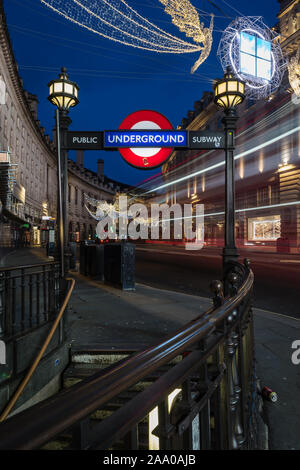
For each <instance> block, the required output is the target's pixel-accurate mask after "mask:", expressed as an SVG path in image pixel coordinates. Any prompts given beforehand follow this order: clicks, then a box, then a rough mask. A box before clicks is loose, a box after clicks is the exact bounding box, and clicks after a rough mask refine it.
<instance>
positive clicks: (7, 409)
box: [0, 278, 75, 422]
mask: <svg viewBox="0 0 300 470" xmlns="http://www.w3.org/2000/svg"><path fill="white" fill-rule="evenodd" d="M66 281H71V286H70V288H69V290H68V293H67V295H66V297H65V300H64V302H63V304H62V306H61V308H60V311H59V313H58V315H57V317H56V320H55V322H54V323H53V325H52V328H51V330H50V332H49V334H48V336H47V338H46V339H45V341H44V344H43V346H42V348H41V350H40V351H39V353H38V355H37V357H36V358H35V360H34V362H33V364H32V366H31V367H30V369H29V371H28V372H27V374H26V375H25V377H24V379H23V380H22V381H21V383H20V384H19V386H18V388H17V390H16V391H15V393H14V395H13V396H12V398H11V399H10V401H9V402H8V404H7V405H6V407H5V409H4V411H3V412H2V413H1V415H0V422H2V421H4V420H5V419H6V417H7V416H8V414H9V413H10V411H11V410H12V408H13V407H14V405H15V403H16V401H17V400H18V398H19V397H20V395H21V394H22V393H23V390H24V388H25V387H26V385H27V384H28V382H29V380H30V379H31V377H32V375H33V373H34V371H35V370H36V368H37V366H38V365H39V363H40V360H41V359H42V357H43V355H44V352H45V351H46V349H47V346H48V344H49V343H50V341H51V339H52V337H53V335H54V333H55V331H56V328H57V326H58V324H59V322H60V320H61V318H62V316H63V314H64V312H65V309H66V307H67V305H68V302H69V300H70V297H71V294H72V292H73V289H74V285H75V280H74V279H72V278H67V279H66Z"/></svg>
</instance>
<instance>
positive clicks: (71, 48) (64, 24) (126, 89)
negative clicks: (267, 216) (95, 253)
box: [4, 0, 279, 184]
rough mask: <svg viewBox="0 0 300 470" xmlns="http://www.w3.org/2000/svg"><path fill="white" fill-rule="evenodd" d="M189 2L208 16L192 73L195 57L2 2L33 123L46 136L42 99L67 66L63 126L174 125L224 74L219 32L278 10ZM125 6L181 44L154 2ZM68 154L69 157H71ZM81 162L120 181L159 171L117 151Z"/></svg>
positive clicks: (32, 6)
mask: <svg viewBox="0 0 300 470" xmlns="http://www.w3.org/2000/svg"><path fill="white" fill-rule="evenodd" d="M191 2H192V4H193V5H194V6H195V7H196V8H198V9H202V10H204V11H206V12H207V13H214V14H215V29H214V34H213V39H214V43H213V48H212V51H211V54H210V56H209V58H208V59H207V60H206V61H205V62H204V63H203V64H202V65H201V66H200V67H199V69H198V71H197V72H196V73H195V74H194V75H191V74H190V69H191V66H192V65H193V64H194V62H195V60H196V59H197V58H198V57H199V53H197V52H196V53H192V54H184V55H179V54H174V55H171V54H157V53H155V52H149V51H143V50H140V49H133V48H131V47H128V46H123V45H121V44H116V43H113V42H112V41H110V40H108V39H105V38H102V37H100V36H98V35H96V34H93V33H91V32H89V31H87V30H85V29H83V28H81V27H79V26H77V25H75V24H72V23H71V22H69V21H68V20H65V19H64V18H62V17H61V16H59V15H57V14H56V13H54V12H52V11H50V10H49V9H48V8H47V7H45V6H44V5H43V4H42V3H41V2H40V0H4V7H5V11H6V17H7V23H8V29H9V32H10V37H11V41H12V45H13V50H14V54H15V58H16V60H17V62H18V65H19V72H20V75H21V77H22V79H23V82H24V87H25V89H27V90H28V91H30V92H31V93H34V94H36V95H37V96H38V99H39V119H40V120H41V123H42V125H43V126H44V127H45V128H46V132H47V133H48V134H50V135H52V128H53V126H54V111H55V108H54V106H53V105H51V103H50V102H49V101H48V100H47V96H48V87H47V84H48V82H49V81H50V80H52V79H55V78H57V75H58V73H59V71H60V68H61V67H62V66H65V67H67V69H68V73H69V77H70V79H71V80H74V81H76V82H77V83H78V85H79V87H80V92H79V93H80V95H79V99H80V103H79V105H78V106H77V107H76V108H73V109H71V111H70V117H71V119H72V121H73V122H72V124H71V127H70V129H72V130H104V129H117V128H118V127H119V125H120V124H121V122H122V121H123V119H124V118H125V117H126V116H127V115H128V114H130V113H132V112H134V111H138V110H140V109H153V110H155V111H158V112H160V113H162V114H164V115H165V116H166V117H167V118H168V119H169V120H170V121H171V123H172V124H173V126H174V128H176V126H177V125H178V124H180V122H181V119H182V118H183V117H185V116H186V115H187V112H188V110H189V109H193V104H194V102H195V101H197V100H199V99H200V98H201V96H202V93H203V91H206V90H208V91H211V90H212V80H213V79H214V78H218V77H222V76H223V72H222V69H221V66H220V64H219V61H218V58H217V56H216V51H217V47H218V43H219V40H220V37H221V34H222V30H224V29H225V28H226V26H227V25H228V24H229V23H230V22H231V21H232V20H233V19H234V18H236V17H237V16H242V15H244V16H246V15H249V16H262V17H263V20H264V22H265V23H266V24H267V25H268V26H269V27H272V26H273V25H274V24H276V22H277V18H276V14H277V13H278V12H279V3H278V2H277V1H276V0H263V1H261V0H251V1H249V0H247V1H245V0H242V1H239V0H233V1H230V0H226V2H225V1H224V0H220V1H219V0H214V2H210V1H204V0H191ZM128 4H129V5H130V6H132V7H133V8H134V9H135V10H137V11H138V12H139V13H140V14H141V15H143V16H144V17H146V18H147V19H149V20H150V21H151V22H153V23H155V24H156V25H157V26H159V27H160V28H162V29H165V30H166V31H167V32H169V33H172V34H173V35H175V36H178V37H179V38H182V39H186V37H185V35H184V34H182V33H180V31H179V30H178V29H177V28H176V27H175V26H174V25H172V23H171V18H170V16H169V15H167V14H166V13H165V12H164V11H163V7H162V4H161V3H160V2H159V1H158V0H144V1H137V0H128ZM214 5H215V6H214ZM216 6H217V7H218V9H217V8H216ZM220 10H221V11H220ZM199 13H201V12H200V11H199ZM201 21H204V22H205V25H206V26H209V21H210V17H209V16H207V14H205V13H204V16H201ZM189 41H190V42H191V41H192V40H189ZM70 156H71V158H74V154H72V153H71V154H70ZM85 157H86V158H85V166H86V167H87V168H90V169H91V170H93V171H96V161H97V158H102V159H103V160H104V161H105V174H106V175H107V176H108V177H110V178H112V179H115V180H117V181H121V182H124V183H129V184H137V183H140V182H141V181H143V180H144V179H146V178H149V177H150V176H152V175H154V174H157V173H159V169H156V170H152V171H143V170H136V169H134V168H132V167H130V166H129V165H127V164H126V163H125V162H124V160H123V159H122V157H121V155H120V154H119V152H86V154H85Z"/></svg>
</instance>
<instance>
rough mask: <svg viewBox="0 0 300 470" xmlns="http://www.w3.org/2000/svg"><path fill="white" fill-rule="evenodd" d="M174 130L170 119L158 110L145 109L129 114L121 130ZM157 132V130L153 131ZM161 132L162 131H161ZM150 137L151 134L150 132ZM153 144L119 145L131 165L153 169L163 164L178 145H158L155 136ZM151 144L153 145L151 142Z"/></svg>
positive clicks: (120, 150) (121, 152)
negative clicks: (144, 145)
mask: <svg viewBox="0 0 300 470" xmlns="http://www.w3.org/2000/svg"><path fill="white" fill-rule="evenodd" d="M143 129H144V130H148V131H150V130H153V131H155V130H158V131H161V130H166V131H168V130H173V126H172V124H171V123H170V121H169V120H168V119H167V118H166V117H165V116H163V115H162V114H160V113H158V112H157V111H150V110H143V111H136V112H135V113H132V114H130V115H129V116H127V117H126V118H125V119H124V121H123V122H122V123H121V125H120V127H119V130H120V131H121V130H131V131H134V130H143ZM153 134H155V132H154V133H153ZM160 134H161V133H160ZM165 134H166V138H167V137H168V132H166V133H165ZM148 138H149V134H148ZM151 142H153V146H149V147H127V148H122V147H119V152H120V154H121V155H122V157H123V158H124V160H126V162H127V163H129V165H132V166H134V167H135V168H143V169H152V168H156V167H158V166H161V165H162V164H163V163H164V162H165V161H166V160H168V158H169V156H170V155H171V153H172V150H173V148H174V147H176V145H175V144H174V145H172V147H157V145H158V144H157V142H156V141H155V137H154V138H153V140H151ZM149 145H151V144H150V143H149Z"/></svg>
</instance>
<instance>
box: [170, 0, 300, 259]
mask: <svg viewBox="0 0 300 470" xmlns="http://www.w3.org/2000/svg"><path fill="white" fill-rule="evenodd" d="M279 3H280V12H279V14H278V18H279V23H278V25H276V26H275V28H276V30H277V31H278V34H279V40H280V43H281V47H282V49H283V53H284V55H285V56H286V57H287V58H291V57H293V56H294V55H295V54H296V53H297V49H298V47H299V44H300V30H299V28H300V24H299V21H300V16H299V15H300V2H299V0H295V1H292V2H288V1H281V2H279ZM237 111H238V115H239V121H238V129H237V133H236V150H235V161H236V181H235V183H236V240H237V245H238V246H241V247H245V248H246V247H248V248H253V247H254V248H255V249H263V250H267V251H268V250H269V251H276V250H279V251H290V252H297V253H298V252H299V251H300V205H299V204H300V145H299V144H300V131H299V129H300V127H299V126H300V104H299V100H297V99H295V95H294V93H293V90H292V89H291V87H290V84H289V81H288V73H287V71H286V72H285V75H284V78H283V81H282V84H281V86H280V88H279V89H278V90H277V92H276V93H275V94H273V95H271V96H269V97H268V98H267V99H262V100H258V101H253V100H252V99H246V100H245V101H244V102H243V104H241V105H240V106H239V107H238V109H237ZM181 128H187V129H190V130H214V131H221V130H222V129H223V124H222V111H220V110H219V109H218V108H217V106H216V105H215V104H214V102H213V93H212V92H206V93H204V95H203V97H202V99H201V100H200V101H197V102H196V103H195V105H194V110H193V111H189V112H188V116H187V118H184V119H183V120H182V125H181ZM163 172H164V178H165V194H164V198H165V201H166V202H168V203H176V202H180V203H181V204H184V203H192V204H197V203H201V204H204V210H205V218H204V220H205V242H206V245H208V246H210V245H217V246H223V244H224V210H225V207H224V200H225V161H224V151H222V150H217V151H209V152H208V151H176V152H174V153H173V155H172V157H171V159H170V160H169V161H168V162H167V164H166V165H165V166H164V168H163ZM189 175H193V176H192V177H190V176H189Z"/></svg>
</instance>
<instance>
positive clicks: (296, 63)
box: [288, 46, 300, 98]
mask: <svg viewBox="0 0 300 470" xmlns="http://www.w3.org/2000/svg"><path fill="white" fill-rule="evenodd" d="M288 71H289V81H290V85H291V87H292V88H293V90H294V92H295V94H296V96H297V97H298V98H300V46H299V47H298V50H297V53H296V55H295V56H294V57H292V58H291V59H290V61H289V62H288Z"/></svg>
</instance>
